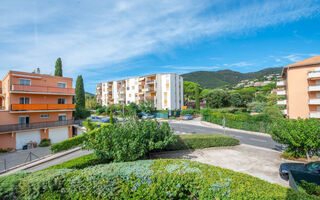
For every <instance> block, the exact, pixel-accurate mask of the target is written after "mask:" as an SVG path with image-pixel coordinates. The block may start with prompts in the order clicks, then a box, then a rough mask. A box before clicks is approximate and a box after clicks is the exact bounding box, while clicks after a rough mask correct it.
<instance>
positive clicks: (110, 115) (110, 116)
mask: <svg viewBox="0 0 320 200" xmlns="http://www.w3.org/2000/svg"><path fill="white" fill-rule="evenodd" d="M109 118H110V124H113V115H112V111H110V114H109Z"/></svg>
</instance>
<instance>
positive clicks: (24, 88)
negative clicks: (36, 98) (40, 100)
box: [11, 84, 75, 94]
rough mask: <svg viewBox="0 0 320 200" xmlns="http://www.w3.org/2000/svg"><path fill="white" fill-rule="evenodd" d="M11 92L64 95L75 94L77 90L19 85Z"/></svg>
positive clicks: (15, 85)
mask: <svg viewBox="0 0 320 200" xmlns="http://www.w3.org/2000/svg"><path fill="white" fill-rule="evenodd" d="M11 91H15V92H43V93H64V94H74V93H75V90H74V89H73V88H58V87H48V86H37V85H17V84H13V85H12V86H11Z"/></svg>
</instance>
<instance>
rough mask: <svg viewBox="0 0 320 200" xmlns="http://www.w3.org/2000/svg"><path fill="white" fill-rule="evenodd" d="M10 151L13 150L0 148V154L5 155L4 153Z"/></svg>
mask: <svg viewBox="0 0 320 200" xmlns="http://www.w3.org/2000/svg"><path fill="white" fill-rule="evenodd" d="M10 151H13V148H6V149H2V148H0V153H6V152H10Z"/></svg>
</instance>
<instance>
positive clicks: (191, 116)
mask: <svg viewBox="0 0 320 200" xmlns="http://www.w3.org/2000/svg"><path fill="white" fill-rule="evenodd" d="M182 119H183V120H191V119H193V115H192V114H186V115H185V116H183V117H182Z"/></svg>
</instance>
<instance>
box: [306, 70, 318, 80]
mask: <svg viewBox="0 0 320 200" xmlns="http://www.w3.org/2000/svg"><path fill="white" fill-rule="evenodd" d="M308 78H320V71H314V72H309V73H308Z"/></svg>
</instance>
